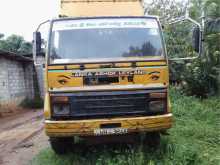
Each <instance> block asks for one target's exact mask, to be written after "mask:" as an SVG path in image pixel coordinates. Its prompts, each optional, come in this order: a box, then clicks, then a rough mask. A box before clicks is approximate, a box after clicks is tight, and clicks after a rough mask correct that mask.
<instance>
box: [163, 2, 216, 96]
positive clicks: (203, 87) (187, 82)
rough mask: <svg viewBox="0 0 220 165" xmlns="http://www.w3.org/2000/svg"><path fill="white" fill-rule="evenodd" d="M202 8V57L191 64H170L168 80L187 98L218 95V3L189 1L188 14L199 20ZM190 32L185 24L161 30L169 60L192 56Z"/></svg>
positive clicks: (173, 62) (172, 62) (180, 62)
mask: <svg viewBox="0 0 220 165" xmlns="http://www.w3.org/2000/svg"><path fill="white" fill-rule="evenodd" d="M182 8H184V7H182ZM202 9H204V13H205V27H204V29H205V31H204V41H205V42H204V52H203V56H202V57H201V58H200V59H195V60H191V61H171V62H170V80H171V82H175V83H178V84H179V85H181V86H182V87H183V89H184V91H185V92H186V93H187V94H189V95H195V96H198V97H207V96H209V95H215V94H217V93H219V92H220V88H219V86H220V53H219V52H220V19H219V17H220V1H219V0H207V1H205V0H192V1H191V6H190V15H191V17H193V18H194V19H196V20H197V21H201V19H200V17H201V15H202ZM180 11H181V10H180ZM190 29H192V27H190V26H188V25H187V24H184V23H181V24H179V25H178V24H176V25H175V26H168V27H166V28H165V29H164V30H165V40H166V43H167V52H168V56H169V58H179V57H191V56H195V53H194V52H193V50H192V47H191V46H190V45H191V39H190V38H189V36H191V34H190V35H189V32H190Z"/></svg>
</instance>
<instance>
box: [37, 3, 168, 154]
mask: <svg viewBox="0 0 220 165" xmlns="http://www.w3.org/2000/svg"><path fill="white" fill-rule="evenodd" d="M60 15H61V17H60V18H58V19H53V20H51V21H50V30H49V35H48V36H49V37H48V43H47V48H46V50H47V53H46V64H45V89H46V91H45V105H44V116H45V132H46V134H47V135H48V136H49V137H50V142H51V145H52V148H53V149H54V150H55V151H56V152H57V153H62V152H63V151H64V150H66V149H65V148H68V145H69V144H70V141H71V140H72V139H73V138H74V137H75V136H80V137H108V136H113V135H114V136H116V137H117V136H118V137H120V136H121V135H124V136H126V135H129V134H132V133H146V132H157V133H158V134H159V132H161V131H164V130H167V129H169V128H170V127H171V126H172V113H171V108H170V104H169V96H168V92H169V91H168V86H169V78H168V77H169V72H168V61H167V55H166V48H165V43H164V40H163V35H162V29H161V25H160V22H159V19H158V17H156V16H145V15H144V9H143V8H142V5H141V3H140V1H133V0H127V1H108V2H107V1H103V2H102V1H94V0H92V1H91V2H89V3H88V1H85V2H84V1H80V2H78V1H71V2H69V1H68V2H67V1H62V5H61V14H60ZM37 38H39V37H37ZM38 41H39V39H38ZM36 48H37V47H36ZM35 50H36V49H35ZM70 139H71V140H70Z"/></svg>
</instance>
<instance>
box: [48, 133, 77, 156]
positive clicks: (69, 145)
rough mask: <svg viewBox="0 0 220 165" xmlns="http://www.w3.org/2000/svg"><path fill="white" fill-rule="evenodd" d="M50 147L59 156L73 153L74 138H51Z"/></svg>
mask: <svg viewBox="0 0 220 165" xmlns="http://www.w3.org/2000/svg"><path fill="white" fill-rule="evenodd" d="M49 141H50V145H51V148H52V149H53V150H54V152H55V153H56V154H58V155H62V154H65V153H68V152H70V151H72V149H73V145H74V138H69V137H68V138H63V137H62V138H60V137H59V138H58V137H50V140H49Z"/></svg>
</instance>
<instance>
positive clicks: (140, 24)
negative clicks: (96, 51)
mask: <svg viewBox="0 0 220 165" xmlns="http://www.w3.org/2000/svg"><path fill="white" fill-rule="evenodd" d="M94 28H156V29H158V24H157V21H156V20H154V19H88V20H68V21H58V22H55V23H54V26H53V31H58V30H71V29H94Z"/></svg>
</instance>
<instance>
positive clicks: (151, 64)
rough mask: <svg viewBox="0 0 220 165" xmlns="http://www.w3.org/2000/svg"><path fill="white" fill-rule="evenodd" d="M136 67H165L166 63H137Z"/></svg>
mask: <svg viewBox="0 0 220 165" xmlns="http://www.w3.org/2000/svg"><path fill="white" fill-rule="evenodd" d="M136 65H137V66H160V65H166V61H152V62H137V63H136Z"/></svg>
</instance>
